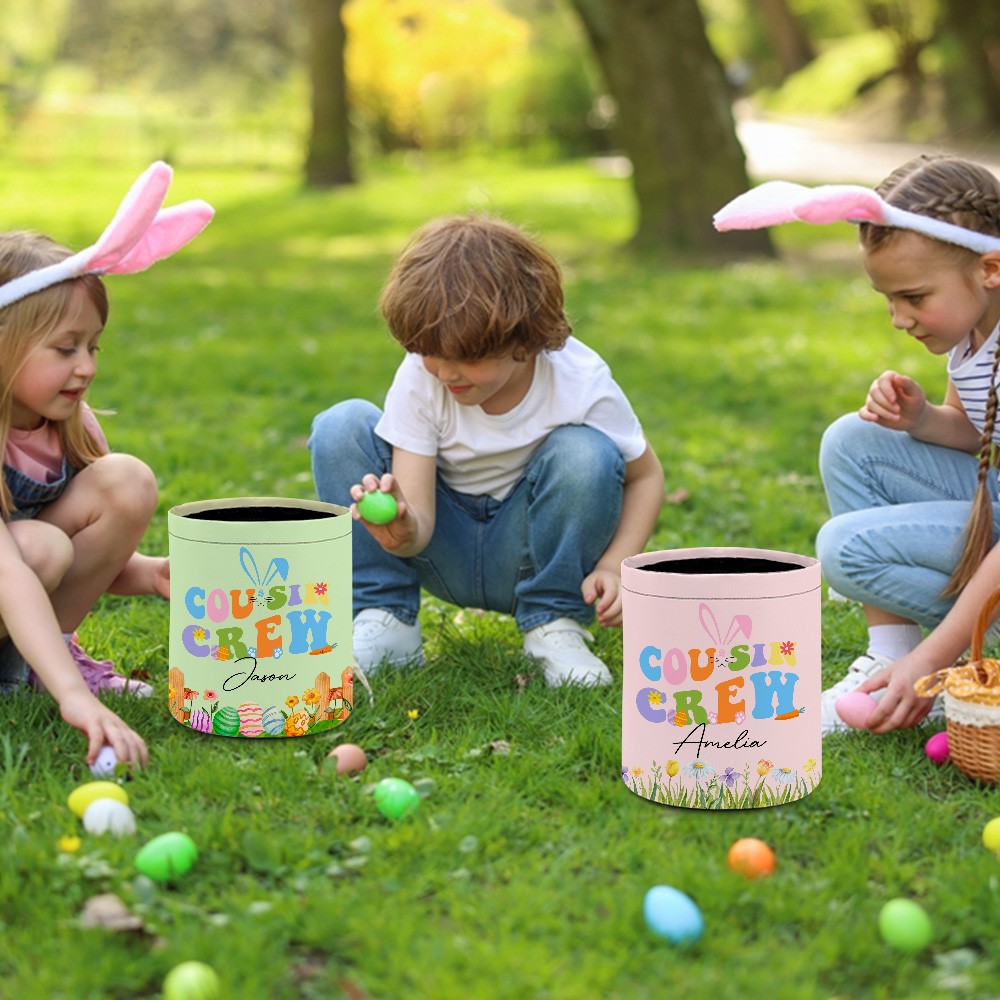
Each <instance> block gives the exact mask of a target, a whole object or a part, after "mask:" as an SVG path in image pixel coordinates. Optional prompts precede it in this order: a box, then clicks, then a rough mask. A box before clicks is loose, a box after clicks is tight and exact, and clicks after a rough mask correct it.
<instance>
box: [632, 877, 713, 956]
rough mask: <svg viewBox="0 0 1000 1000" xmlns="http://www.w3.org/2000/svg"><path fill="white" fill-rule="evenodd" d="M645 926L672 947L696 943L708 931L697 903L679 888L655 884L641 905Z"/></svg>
mask: <svg viewBox="0 0 1000 1000" xmlns="http://www.w3.org/2000/svg"><path fill="white" fill-rule="evenodd" d="M642 913H643V916H644V917H645V918H646V925H647V926H648V927H649V929H650V930H651V931H652V932H653V933H654V934H656V935H657V936H659V937H662V938H666V939H667V940H668V941H669V942H670V943H671V944H678V945H687V944H694V942H695V941H697V940H698V938H700V937H701V935H702V932H703V931H704V930H705V921H704V920H703V919H702V916H701V910H699V909H698V904H697V903H695V901H694V900H693V899H692V898H691V897H690V896H686V895H685V894H684V893H683V892H681V891H680V889H675V888H673V886H669V885H654V886H653V888H652V889H650V890H649V891H648V892H647V893H646V898H645V900H644V901H643V904H642Z"/></svg>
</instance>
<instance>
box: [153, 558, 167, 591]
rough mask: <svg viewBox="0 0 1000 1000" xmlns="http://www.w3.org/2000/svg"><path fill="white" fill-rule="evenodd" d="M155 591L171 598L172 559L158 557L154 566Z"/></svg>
mask: <svg viewBox="0 0 1000 1000" xmlns="http://www.w3.org/2000/svg"><path fill="white" fill-rule="evenodd" d="M153 593H154V594H159V595H160V597H165V598H166V599H167V600H168V601H169V600H170V560H169V559H157V560H156V563H155V565H154V566H153Z"/></svg>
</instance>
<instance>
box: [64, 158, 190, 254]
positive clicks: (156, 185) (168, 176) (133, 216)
mask: <svg viewBox="0 0 1000 1000" xmlns="http://www.w3.org/2000/svg"><path fill="white" fill-rule="evenodd" d="M173 175H174V172H173V171H172V170H171V169H170V167H168V166H167V165H166V164H165V163H163V162H161V161H157V162H156V163H153V164H151V165H150V166H149V167H147V168H146V169H145V170H144V171H143V172H142V174H141V175H140V176H139V177H138V179H137V180H136V181H135V183H134V184H133V185H132V187H131V188H129V192H128V194H126V195H125V197H124V198H123V199H122V203H121V204H120V205H119V206H118V211H117V212H115V216H114V218H113V219H112V220H111V222H109V223H108V225H107V227H106V228H105V230H104V232H103V233H101V236H100V238H99V239H98V241H97V242H96V243H95V244H94V245H93V246H92V247H90V249H89V250H86V251H84V252H83V254H81V256H83V255H86V258H87V262H86V267H87V270H92V271H99V272H106V271H110V270H112V269H113V268H114V267H115V265H116V264H118V263H119V262H120V261H121V260H122V259H123V258H124V257H125V256H126V255H127V254H128V253H129V252H130V251H131V250H132V248H133V247H134V246H135V245H136V243H138V242H139V240H141V239H142V237H143V235H144V234H145V232H146V231H147V230H148V229H149V227H150V226H151V225H152V224H153V220H154V219H155V218H156V213H157V212H158V211H159V210H160V206H161V205H162V204H163V199H164V198H166V196H167V189H168V188H169V187H170V181H171V180H172V178H173Z"/></svg>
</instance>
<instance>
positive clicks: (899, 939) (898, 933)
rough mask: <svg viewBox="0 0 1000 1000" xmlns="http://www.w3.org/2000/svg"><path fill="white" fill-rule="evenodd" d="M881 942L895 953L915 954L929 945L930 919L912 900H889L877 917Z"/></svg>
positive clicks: (931, 930)
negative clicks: (895, 951) (893, 949)
mask: <svg viewBox="0 0 1000 1000" xmlns="http://www.w3.org/2000/svg"><path fill="white" fill-rule="evenodd" d="M878 929H879V932H880V933H881V935H882V940H883V941H885V943H886V944H888V945H890V946H891V947H893V948H895V949H896V950H897V951H907V952H910V953H912V954H916V953H917V952H918V951H923V950H924V948H926V947H927V945H929V944H930V943H931V937H932V936H933V929H932V927H931V919H930V917H928V916H927V914H926V913H925V912H924V908H923V907H922V906H921V905H920V904H919V903H914V902H913V900H912V899H890V900H889V902H888V903H886V904H885V906H883V907H882V910H881V911H880V913H879V915H878Z"/></svg>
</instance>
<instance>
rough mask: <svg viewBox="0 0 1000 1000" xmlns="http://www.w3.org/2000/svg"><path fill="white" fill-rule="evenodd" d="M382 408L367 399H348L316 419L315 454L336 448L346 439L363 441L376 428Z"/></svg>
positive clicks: (311, 447)
mask: <svg viewBox="0 0 1000 1000" xmlns="http://www.w3.org/2000/svg"><path fill="white" fill-rule="evenodd" d="M381 416H382V411H381V410H380V409H379V408H378V407H377V406H376V405H375V404H374V403H370V402H369V401H368V400H367V399H345V400H344V401H343V402H340V403H335V404H334V405H333V406H331V407H330V408H329V409H327V410H323V412H322V413H317V414H316V416H315V417H314V418H313V422H312V432H311V434H310V435H309V450H310V451H311V452H312V453H313V454H314V455H319V454H325V453H329V452H331V451H334V450H335V449H337V448H338V447H339V446H340V445H341V443H342V442H344V441H354V440H360V439H361V437H362V436H363V435H369V434H371V433H372V432H373V431H374V430H375V425H376V424H377V423H378V421H379V418H380V417H381Z"/></svg>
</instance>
